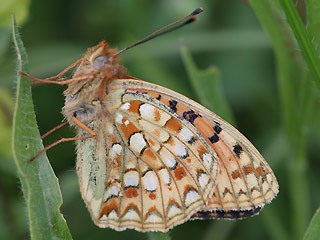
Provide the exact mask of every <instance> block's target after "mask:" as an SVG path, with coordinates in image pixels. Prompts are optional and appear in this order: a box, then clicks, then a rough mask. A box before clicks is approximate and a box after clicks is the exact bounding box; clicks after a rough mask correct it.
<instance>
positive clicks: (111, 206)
mask: <svg viewBox="0 0 320 240" xmlns="http://www.w3.org/2000/svg"><path fill="white" fill-rule="evenodd" d="M112 210H115V211H116V212H117V214H118V213H119V205H118V198H116V197H113V198H110V199H109V200H108V202H107V203H106V204H105V205H104V207H103V208H102V210H101V212H100V216H101V217H102V216H103V215H107V216H108V214H109V213H110V212H111V211H112Z"/></svg>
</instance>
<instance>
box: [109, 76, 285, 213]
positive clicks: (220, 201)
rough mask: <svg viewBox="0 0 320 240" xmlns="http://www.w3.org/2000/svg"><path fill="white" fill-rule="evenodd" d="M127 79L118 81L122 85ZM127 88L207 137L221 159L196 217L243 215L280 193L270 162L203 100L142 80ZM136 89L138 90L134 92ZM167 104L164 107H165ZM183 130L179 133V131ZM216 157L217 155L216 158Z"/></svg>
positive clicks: (200, 137) (212, 151) (200, 136)
mask: <svg viewBox="0 0 320 240" xmlns="http://www.w3.org/2000/svg"><path fill="white" fill-rule="evenodd" d="M123 83H124V82H121V81H117V82H115V84H116V85H117V86H121V85H122V84H123ZM125 84H126V87H127V89H128V90H127V92H128V93H130V91H131V94H136V95H142V96H145V98H149V99H150V102H152V103H153V105H154V106H160V107H161V109H165V111H167V112H169V113H170V114H173V116H175V117H176V118H177V119H179V120H181V123H182V125H183V126H190V125H192V127H193V128H192V127H189V129H191V128H192V129H193V132H194V134H195V135H196V136H198V137H199V139H201V141H202V142H203V140H205V141H206V143H207V144H208V145H209V146H208V145H205V144H204V146H205V149H206V151H209V152H210V153H211V154H212V155H213V156H216V158H217V159H218V165H219V172H218V176H217V180H216V184H215V186H214V191H213V192H212V194H211V195H210V196H209V198H207V199H206V204H205V205H204V206H203V209H202V211H200V212H199V213H198V214H194V216H193V217H194V218H215V217H216V218H242V217H247V216H250V215H254V214H257V213H258V212H259V211H260V210H261V208H262V207H263V206H264V205H265V204H266V203H269V202H270V201H271V200H272V199H273V198H274V197H275V196H276V195H277V193H278V191H279V190H278V188H279V187H278V183H277V180H276V178H275V176H274V173H273V171H272V169H271V168H270V166H269V165H268V163H267V162H266V161H265V160H264V159H263V157H262V156H261V154H260V153H259V152H258V151H257V149H256V148H255V147H254V146H253V145H252V144H251V143H250V141H248V140H247V139H246V138H245V137H244V136H243V135H242V134H241V133H240V132H239V131H238V130H236V129H235V128H234V127H232V126H231V125H230V124H228V123H227V122H226V121H224V120H223V119H221V118H220V117H219V116H217V115H216V114H214V113H213V112H211V111H209V110H208V109H206V108H204V107H202V106H201V105H200V104H198V103H196V102H194V101H192V100H190V99H188V98H186V97H184V96H182V95H180V94H178V93H176V92H173V91H171V90H169V89H166V88H163V87H159V86H157V85H154V84H150V83H145V82H142V81H134V80H132V81H130V82H129V81H126V82H125ZM135 91H136V93H135ZM163 106H165V107H163ZM179 133H180V130H179V131H178V132H177V133H176V134H179ZM216 158H215V159H216Z"/></svg>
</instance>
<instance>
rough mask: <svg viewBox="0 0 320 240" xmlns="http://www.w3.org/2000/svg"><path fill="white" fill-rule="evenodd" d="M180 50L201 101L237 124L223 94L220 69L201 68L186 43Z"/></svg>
mask: <svg viewBox="0 0 320 240" xmlns="http://www.w3.org/2000/svg"><path fill="white" fill-rule="evenodd" d="M180 52H181V55H182V60H183V62H184V65H185V68H186V70H187V73H188V76H189V80H190V82H191V84H192V86H193V90H194V91H195V93H196V95H197V96H198V98H199V101H200V103H201V104H202V105H204V106H205V107H207V108H208V109H210V110H211V111H214V112H215V113H216V114H218V115H219V116H221V117H222V118H224V119H225V120H227V121H228V122H230V123H231V124H233V125H235V120H234V117H233V115H232V112H231V109H230V106H229V105H228V103H227V101H226V99H225V97H224V94H223V90H222V86H221V82H220V78H219V70H218V69H217V68H215V67H210V68H208V69H206V70H199V69H198V67H197V66H196V64H195V62H194V61H193V59H192V56H191V54H190V52H189V50H188V49H187V47H186V46H185V45H181V47H180Z"/></svg>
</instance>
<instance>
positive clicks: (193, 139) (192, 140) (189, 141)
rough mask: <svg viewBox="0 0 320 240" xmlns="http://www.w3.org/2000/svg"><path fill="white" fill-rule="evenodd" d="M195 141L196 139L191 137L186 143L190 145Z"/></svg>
mask: <svg viewBox="0 0 320 240" xmlns="http://www.w3.org/2000/svg"><path fill="white" fill-rule="evenodd" d="M196 140H197V139H196V138H195V137H194V136H192V137H191V138H190V139H189V140H188V143H189V144H192V143H194V142H195V141H196Z"/></svg>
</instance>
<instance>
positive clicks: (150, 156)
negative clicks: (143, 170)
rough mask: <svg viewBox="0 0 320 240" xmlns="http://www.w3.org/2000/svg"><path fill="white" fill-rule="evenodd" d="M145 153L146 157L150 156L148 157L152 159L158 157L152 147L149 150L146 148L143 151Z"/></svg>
mask: <svg viewBox="0 0 320 240" xmlns="http://www.w3.org/2000/svg"><path fill="white" fill-rule="evenodd" d="M143 155H144V156H146V157H148V158H150V159H151V160H156V159H157V157H156V155H154V153H153V152H152V150H151V149H150V148H148V149H147V150H145V151H144V152H143Z"/></svg>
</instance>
